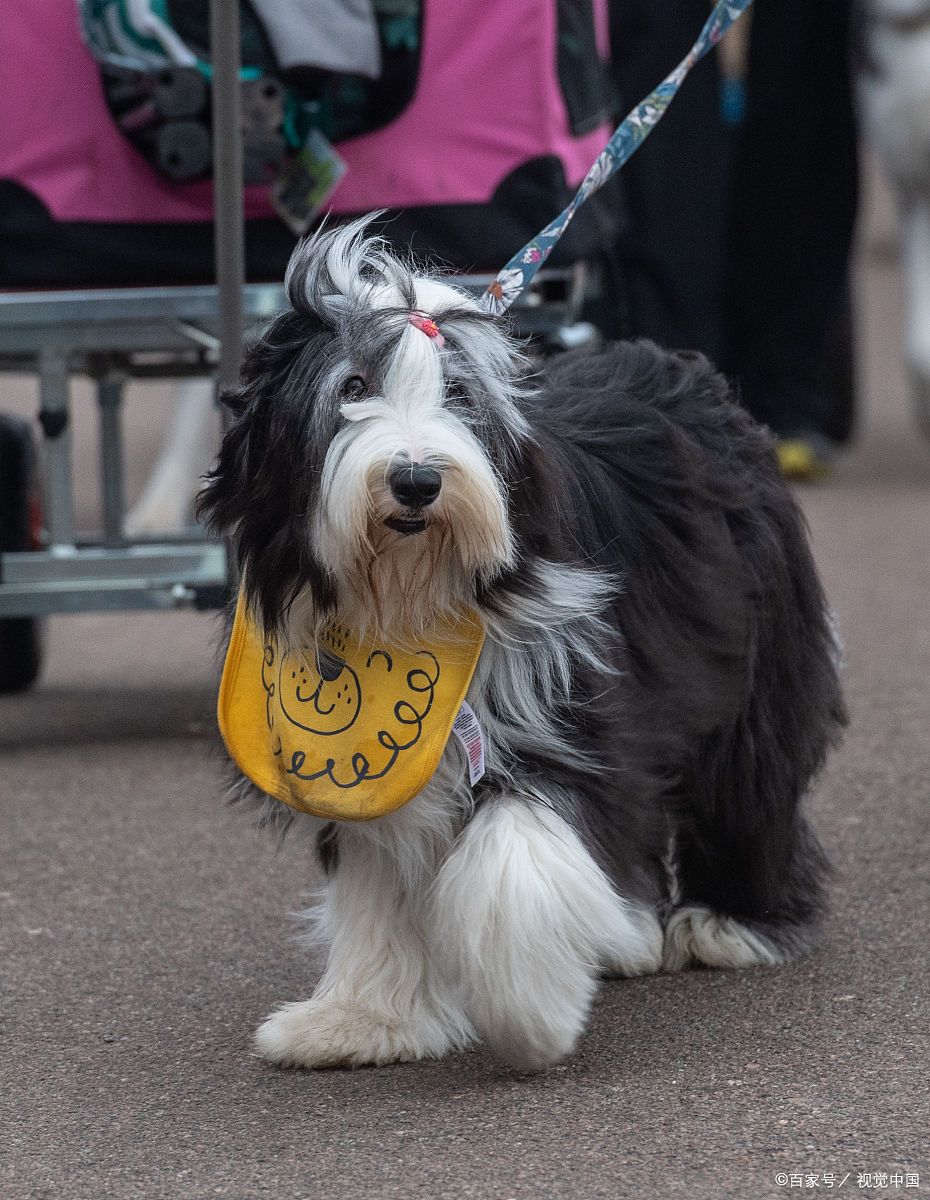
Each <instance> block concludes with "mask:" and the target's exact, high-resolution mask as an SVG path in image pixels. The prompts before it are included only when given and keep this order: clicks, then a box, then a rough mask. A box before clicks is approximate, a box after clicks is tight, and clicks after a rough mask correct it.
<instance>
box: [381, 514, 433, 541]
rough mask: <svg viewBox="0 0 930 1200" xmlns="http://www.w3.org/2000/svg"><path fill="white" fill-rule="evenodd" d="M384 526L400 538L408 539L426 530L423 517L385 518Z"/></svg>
mask: <svg viewBox="0 0 930 1200" xmlns="http://www.w3.org/2000/svg"><path fill="white" fill-rule="evenodd" d="M384 523H385V525H387V527H388V529H393V530H394V532H395V533H399V534H401V536H402V537H410V536H411V535H412V534H414V533H422V532H423V530H424V529H425V528H426V518H425V517H385V519H384Z"/></svg>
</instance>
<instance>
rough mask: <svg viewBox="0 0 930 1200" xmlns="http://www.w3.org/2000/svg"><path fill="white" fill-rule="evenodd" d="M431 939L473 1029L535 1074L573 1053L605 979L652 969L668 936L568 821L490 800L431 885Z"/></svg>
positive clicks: (519, 803)
mask: <svg viewBox="0 0 930 1200" xmlns="http://www.w3.org/2000/svg"><path fill="white" fill-rule="evenodd" d="M432 914H433V920H432V922H431V932H432V934H433V937H434V938H435V944H436V946H437V949H438V952H439V953H440V954H441V956H442V963H443V967H444V969H445V970H446V971H447V973H448V975H449V977H450V979H452V980H454V981H455V983H456V985H457V986H458V988H459V989H460V993H461V995H462V996H463V1000H464V1003H465V1007H466V1011H467V1012H468V1016H469V1017H470V1018H471V1020H472V1022H473V1023H474V1025H475V1027H476V1029H477V1030H478V1032H479V1033H480V1034H481V1035H482V1036H483V1037H484V1038H486V1039H487V1041H488V1043H489V1044H490V1046H491V1048H492V1049H493V1050H494V1051H495V1053H497V1054H498V1055H499V1056H500V1057H501V1058H503V1059H504V1060H505V1061H506V1062H509V1063H510V1064H511V1065H512V1066H514V1067H517V1068H518V1069H521V1070H524V1071H539V1070H542V1069H544V1068H545V1067H547V1066H549V1065H551V1064H552V1063H555V1062H558V1061H559V1059H561V1058H564V1057H565V1056H566V1055H567V1054H569V1053H570V1052H571V1050H572V1049H573V1047H574V1045H575V1043H576V1042H577V1040H578V1037H579V1035H580V1034H581V1032H582V1029H583V1028H584V1024H585V1021H586V1019H587V1016H588V1011H589V1009H590V1006H591V1001H592V998H593V996H594V992H595V988H596V981H597V978H598V975H599V974H600V973H601V972H602V970H603V969H605V968H609V969H611V970H614V971H617V972H620V971H622V973H624V974H638V973H641V972H645V971H654V970H657V969H658V967H659V964H660V961H661V934H660V933H659V930H658V925H657V923H656V922H655V921H654V920H653V921H652V922H651V923H650V922H649V921H643V920H641V919H640V918H641V917H642V916H643V915H646V914H643V913H642V912H641V911H640V910H639V909H638V908H637V907H635V906H633V905H630V904H628V903H627V902H626V901H625V900H623V899H622V898H621V897H620V896H618V895H617V893H616V892H615V891H614V889H613V888H612V886H611V884H610V882H609V880H608V879H607V876H606V875H605V874H604V873H603V871H601V869H600V868H599V867H598V866H597V864H596V863H595V862H594V860H593V859H592V857H591V856H590V854H589V853H588V851H587V850H586V849H585V847H584V845H583V844H582V842H581V839H580V838H579V836H578V834H577V833H576V832H575V830H574V829H573V828H572V827H571V825H570V824H569V823H568V822H567V821H566V820H565V819H564V818H562V817H561V816H559V815H558V813H557V812H555V811H554V810H553V809H552V808H548V807H546V806H544V805H542V804H540V803H536V802H527V801H523V800H516V799H505V800H499V801H495V802H491V803H488V804H486V805H485V806H484V807H483V808H481V809H480V810H479V811H478V812H477V814H476V815H475V817H474V818H473V820H472V821H471V822H470V823H469V824H468V825H467V826H466V828H465V830H464V831H463V832H462V834H461V836H460V838H459V840H458V842H457V843H456V845H455V847H454V849H453V851H452V853H451V854H450V855H449V857H448V858H447V859H446V861H445V863H444V864H443V867H442V869H441V871H440V873H439V876H438V878H437V880H436V884H435V887H434V889H433V905H432Z"/></svg>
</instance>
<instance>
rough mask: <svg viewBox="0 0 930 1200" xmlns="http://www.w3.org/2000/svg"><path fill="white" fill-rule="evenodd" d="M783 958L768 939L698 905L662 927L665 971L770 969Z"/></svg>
mask: <svg viewBox="0 0 930 1200" xmlns="http://www.w3.org/2000/svg"><path fill="white" fill-rule="evenodd" d="M785 958H786V956H785V955H784V953H783V952H782V951H781V950H780V949H779V948H778V947H777V946H775V945H773V943H772V942H770V941H769V940H768V939H767V938H764V937H762V936H761V935H760V934H758V933H754V932H753V931H752V930H751V929H747V928H746V926H745V925H741V924H740V923H739V921H736V920H734V918H733V917H725V916H721V915H720V914H719V913H715V912H711V910H710V909H709V908H702V907H700V906H698V905H695V906H691V907H688V908H680V909H679V910H678V911H677V912H675V913H673V914H672V917H671V919H670V921H669V923H668V925H667V926H666V927H665V948H664V951H663V957H662V966H663V968H664V970H666V971H682V970H684V968H685V967H688V966H690V965H691V964H692V963H702V964H703V965H704V966H706V967H754V966H769V967H770V966H774V965H775V964H776V963H780V962H784V961H785Z"/></svg>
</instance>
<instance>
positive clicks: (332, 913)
mask: <svg viewBox="0 0 930 1200" xmlns="http://www.w3.org/2000/svg"><path fill="white" fill-rule="evenodd" d="M322 921H323V925H324V930H325V932H326V933H327V934H328V936H329V938H330V940H331V946H330V953H329V959H328V962H327V964H326V970H325V972H324V974H323V978H322V979H321V981H320V984H319V986H318V987H317V990H316V992H315V993H314V996H313V998H312V999H311V1000H305V1001H300V1002H298V1003H295V1004H287V1005H285V1006H284V1007H283V1008H280V1009H278V1010H277V1011H276V1012H274V1013H272V1014H271V1016H270V1017H269V1018H268V1019H267V1020H266V1021H265V1023H264V1024H263V1025H261V1026H260V1028H259V1029H258V1031H257V1033H256V1035H255V1045H256V1049H257V1051H258V1053H259V1054H260V1055H261V1056H262V1057H263V1058H267V1059H269V1060H270V1061H271V1062H275V1063H279V1064H281V1065H282V1066H293V1067H337V1066H362V1065H364V1064H382V1063H389V1062H397V1061H408V1060H412V1059H420V1058H437V1057H439V1056H440V1055H442V1054H444V1053H446V1052H447V1051H448V1050H451V1049H456V1048H459V1047H462V1046H465V1045H467V1044H468V1042H469V1041H471V1040H472V1037H473V1034H472V1031H471V1028H470V1026H469V1024H468V1021H467V1019H466V1017H465V1015H464V1013H463V1012H462V1010H461V1008H460V1007H459V1006H458V1005H457V1003H456V1002H455V1000H454V999H453V997H452V994H451V990H450V989H449V988H448V987H447V985H445V984H444V983H443V982H442V980H441V979H440V978H439V976H438V975H437V973H436V972H435V970H434V969H433V967H432V965H431V963H430V961H429V957H428V954H427V950H426V941H425V938H424V934H423V929H422V925H421V920H420V915H419V913H418V912H417V910H416V908H415V907H414V905H413V904H411V903H410V901H409V900H408V898H407V896H406V895H405V893H404V889H403V887H402V886H401V883H400V880H399V879H398V876H397V873H396V871H395V864H394V862H393V860H392V858H391V856H390V854H389V852H388V851H387V850H386V849H385V848H384V846H382V845H379V844H378V842H377V841H376V840H375V839H374V838H373V837H368V836H366V835H365V834H364V833H358V832H356V831H354V830H353V831H350V832H347V833H345V834H343V833H341V834H340V838H339V862H338V866H337V868H336V870H335V873H334V875H333V876H332V878H331V880H330V883H329V885H328V890H327V894H326V898H325V901H324V910H323V913H322Z"/></svg>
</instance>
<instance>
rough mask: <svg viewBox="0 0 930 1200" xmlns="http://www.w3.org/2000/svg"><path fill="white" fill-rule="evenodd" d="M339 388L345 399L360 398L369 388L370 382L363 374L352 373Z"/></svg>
mask: <svg viewBox="0 0 930 1200" xmlns="http://www.w3.org/2000/svg"><path fill="white" fill-rule="evenodd" d="M339 390H340V392H341V394H342V397H343V399H345V400H360V399H361V398H362V396H364V395H365V392H366V391H367V390H368V384H367V383H366V382H365V380H364V379H363V378H362V377H361V375H350V376H349V378H348V379H347V380H346V381H345V383H344V384H343V385H342V387H341V388H340V389H339Z"/></svg>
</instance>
